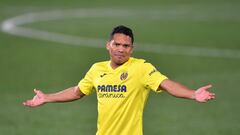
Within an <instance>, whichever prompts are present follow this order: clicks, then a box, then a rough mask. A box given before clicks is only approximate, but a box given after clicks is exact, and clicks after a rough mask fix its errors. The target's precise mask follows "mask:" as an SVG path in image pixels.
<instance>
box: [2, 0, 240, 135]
mask: <svg viewBox="0 0 240 135" xmlns="http://www.w3.org/2000/svg"><path fill="white" fill-rule="evenodd" d="M72 9H84V10H89V11H95V10H96V9H103V10H104V9H107V10H108V11H109V10H111V11H112V12H111V13H112V14H114V12H115V11H119V10H120V11H125V12H126V13H127V12H131V11H137V12H140V13H142V14H143V16H141V15H139V14H138V15H137V16H135V17H131V16H130V17H127V16H125V17H117V16H116V17H107V18H105V17H91V18H85V19H81V18H64V19H58V20H47V21H39V22H33V23H29V24H26V25H24V26H23V27H27V28H34V29H39V30H44V31H48V32H57V33H62V34H66V35H74V36H79V37H86V38H96V39H102V40H107V39H108V35H109V32H110V31H111V29H112V27H114V26H116V25H118V24H124V25H127V26H130V27H131V28H132V29H133V30H134V31H135V38H136V46H138V47H139V48H141V44H144V45H146V46H147V48H152V46H151V45H152V44H154V45H156V46H158V45H159V47H156V46H155V47H156V49H164V48H165V49H166V52H164V51H163V50H161V51H153V52H152V51H151V50H150V51H143V49H142V50H141V49H140V50H139V51H135V52H134V54H133V56H134V57H139V58H144V59H146V60H148V61H149V62H151V63H153V64H154V65H155V66H156V67H157V68H158V69H159V70H160V71H161V72H162V73H164V74H166V75H167V76H168V77H169V78H171V79H173V80H176V81H178V82H181V83H183V84H185V85H187V86H189V87H191V88H198V87H200V86H202V85H206V84H208V83H212V84H213V89H212V90H213V91H214V92H215V93H216V94H217V99H216V100H215V101H211V102H209V103H207V104H198V103H196V102H192V101H188V100H184V99H177V98H173V97H171V96H169V95H168V94H166V93H163V94H155V93H153V92H152V93H151V94H150V97H149V100H148V102H147V105H146V108H145V112H144V134H145V135H161V134H162V135H173V134H178V135H202V134H204V135H226V134H228V135H237V134H239V132H240V117H239V114H240V108H239V104H240V102H239V101H240V100H239V94H240V91H239V84H238V83H239V82H240V62H239V61H240V57H239V54H240V38H239V31H240V16H239V13H240V11H239V9H240V2H239V1H238V0H228V1H225V0H201V1H197V0H182V1H178V0H161V1H158V0H147V1H143V0H132V1H128V0H121V1H117V2H115V1H110V0H109V1H103V0H102V1H100V0H99V1H97V0H93V1H79V0H71V1H67V0H61V1H57V0H52V1H46V0H42V1H31V0H21V1H17V0H12V1H9V0H1V2H0V23H1V27H2V24H3V22H4V21H5V20H6V19H9V18H12V17H16V16H20V15H23V14H26V13H41V12H44V11H55V10H58V11H59V10H61V11H65V10H66V11H67V10H72ZM145 12H147V13H153V14H154V15H153V17H152V18H151V17H149V16H146V15H145V16H144V13H145ZM147 15H150V14H147ZM156 16H157V17H156ZM99 45H102V46H104V44H102V42H99ZM162 46H163V47H162ZM192 47H193V48H195V51H196V52H197V53H198V55H196V56H194V53H191V52H190V53H184V50H185V51H191V49H190V50H189V49H188V48H192ZM136 48H137V47H136ZM171 48H172V49H175V50H176V49H177V50H178V51H173V52H171V51H169V50H168V49H170V50H171ZM201 49H203V50H205V51H204V52H201V51H200V50H201ZM153 50H154V49H153ZM213 50H215V51H217V55H216V56H215V55H211V53H213V52H214V51H213ZM168 51H169V52H168ZM221 54H222V55H221ZM106 59H109V58H108V54H107V51H106V50H105V49H104V48H96V47H88V45H87V44H84V43H80V44H79V45H71V44H70V43H69V44H68V43H59V42H52V41H47V40H40V39H34V38H28V37H21V36H16V35H11V34H9V33H6V32H3V31H1V32H0V106H1V108H0V134H2V135H4V134H6V135H32V134H34V135H43V134H44V135H66V134H68V135H93V134H95V132H96V120H97V106H96V105H97V102H96V95H91V96H89V97H86V98H83V99H82V100H79V101H76V102H71V103H66V104H48V105H46V106H42V107H40V108H34V109H29V108H26V107H23V106H22V104H21V103H22V101H24V100H25V99H28V98H31V97H32V96H33V92H32V90H33V89H34V88H37V89H42V90H43V91H44V92H47V93H49V92H55V91H58V90H61V89H64V88H67V87H70V86H73V85H76V84H77V83H78V81H79V80H80V79H81V78H82V77H83V76H84V74H85V73H86V71H87V70H88V69H89V67H90V66H91V64H93V63H94V62H96V61H102V60H106Z"/></svg>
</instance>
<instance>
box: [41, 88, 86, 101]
mask: <svg viewBox="0 0 240 135" xmlns="http://www.w3.org/2000/svg"><path fill="white" fill-rule="evenodd" d="M81 97H83V94H81V92H80V90H79V88H78V86H75V87H71V88H68V89H65V90H63V91H60V92H57V93H52V94H46V98H45V100H46V103H51V102H70V101H74V100H77V99H80V98H81Z"/></svg>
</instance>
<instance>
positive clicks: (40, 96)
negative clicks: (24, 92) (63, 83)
mask: <svg viewBox="0 0 240 135" xmlns="http://www.w3.org/2000/svg"><path fill="white" fill-rule="evenodd" d="M34 93H35V94H36V95H35V96H34V97H33V99H31V100H27V101H25V102H23V105H25V106H29V107H36V106H40V105H43V104H44V103H45V97H46V95H45V94H44V93H43V92H42V91H40V90H36V89H34Z"/></svg>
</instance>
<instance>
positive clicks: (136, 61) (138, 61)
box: [131, 58, 153, 68]
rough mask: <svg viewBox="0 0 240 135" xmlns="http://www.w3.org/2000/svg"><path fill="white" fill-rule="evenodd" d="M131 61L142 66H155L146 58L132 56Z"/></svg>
mask: <svg viewBox="0 0 240 135" xmlns="http://www.w3.org/2000/svg"><path fill="white" fill-rule="evenodd" d="M131 63H133V64H136V65H139V66H141V68H144V67H149V66H150V67H152V66H153V65H152V64H151V63H150V62H148V61H146V60H145V59H138V58H131Z"/></svg>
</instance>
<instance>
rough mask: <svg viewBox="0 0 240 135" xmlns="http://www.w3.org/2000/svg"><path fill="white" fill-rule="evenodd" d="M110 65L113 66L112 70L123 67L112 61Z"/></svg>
mask: <svg viewBox="0 0 240 135" xmlns="http://www.w3.org/2000/svg"><path fill="white" fill-rule="evenodd" d="M110 65H111V67H112V69H116V68H118V67H119V66H121V65H122V64H117V63H114V62H112V61H111V63H110Z"/></svg>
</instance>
